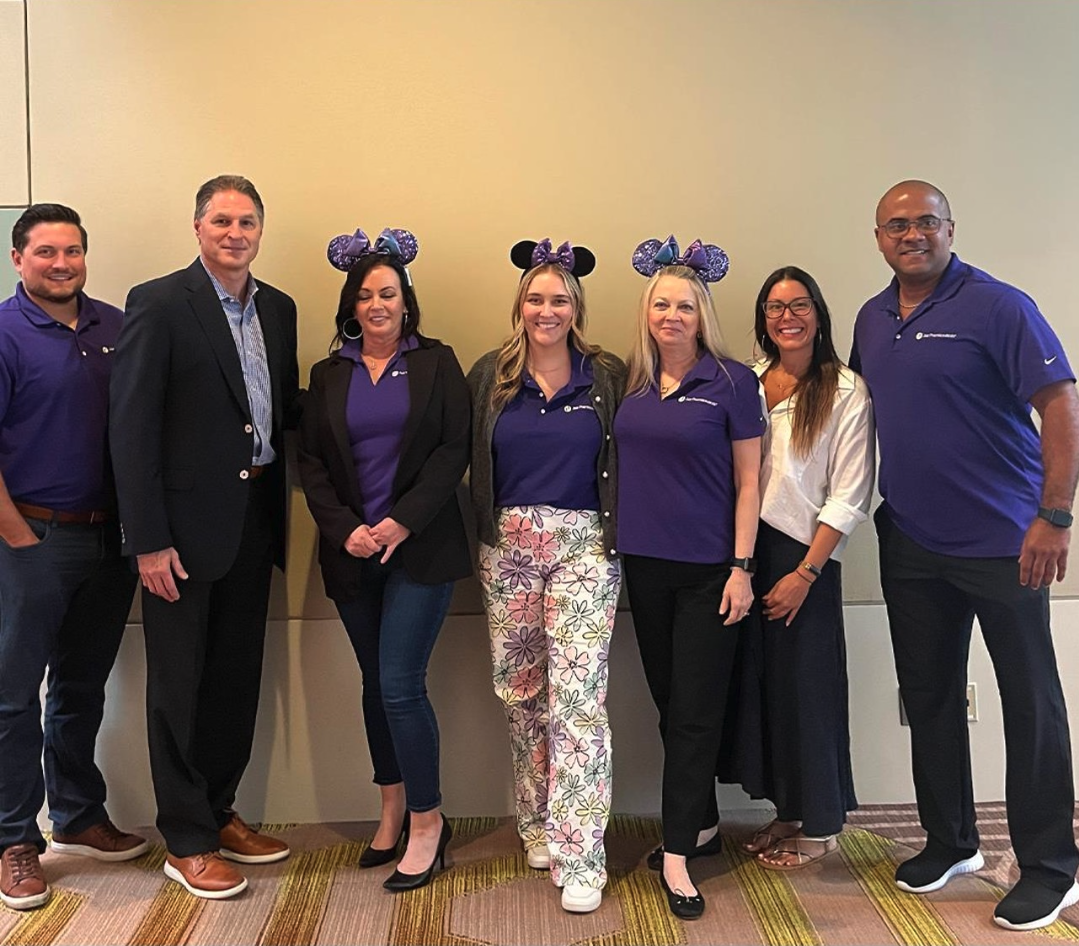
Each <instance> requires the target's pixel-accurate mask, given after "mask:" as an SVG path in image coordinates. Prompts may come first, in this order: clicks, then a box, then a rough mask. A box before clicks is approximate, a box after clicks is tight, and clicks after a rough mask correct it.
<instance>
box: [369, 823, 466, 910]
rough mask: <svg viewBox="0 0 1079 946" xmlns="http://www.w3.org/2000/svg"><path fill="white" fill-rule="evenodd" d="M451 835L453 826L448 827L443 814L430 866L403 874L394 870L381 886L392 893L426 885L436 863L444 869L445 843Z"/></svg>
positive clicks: (448, 841)
mask: <svg viewBox="0 0 1079 946" xmlns="http://www.w3.org/2000/svg"><path fill="white" fill-rule="evenodd" d="M452 837H453V828H451V827H450V823H449V822H448V821H447V820H446V816H445V815H443V816H442V833H441V834H440V835H439V836H438V850H437V851H435V856H434V857H433V858H432V859H431V866H430V867H428V868H427V870H425V871H424V872H423V873H422V874H403V873H401V871H399V870H395V871H394V872H393V873H392V874H390V876H389V877H387V878H386V880H385V881H383V884H382V886H383V887H385V888H386V889H387V890H392V891H393V892H394V893H400V892H401V891H403V890H419V889H420V887H426V886H427V885H428V884H429V883H430V882H431V880H432V878H433V877H434V876H435V864H438V866H439V867H441V868H442V869H443V870H445V869H446V845H447V844H449V843H450V838H452Z"/></svg>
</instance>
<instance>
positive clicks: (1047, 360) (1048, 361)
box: [1043, 355, 1057, 365]
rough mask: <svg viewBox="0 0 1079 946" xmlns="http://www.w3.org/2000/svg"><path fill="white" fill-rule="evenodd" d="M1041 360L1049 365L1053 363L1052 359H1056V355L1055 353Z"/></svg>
mask: <svg viewBox="0 0 1079 946" xmlns="http://www.w3.org/2000/svg"><path fill="white" fill-rule="evenodd" d="M1043 360H1044V361H1045V363H1046V364H1047V365H1051V364H1052V363H1053V362H1054V361H1056V360H1057V356H1056V355H1053V357H1052V358H1045V359H1043Z"/></svg>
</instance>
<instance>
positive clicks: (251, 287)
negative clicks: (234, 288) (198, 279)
mask: <svg viewBox="0 0 1079 946" xmlns="http://www.w3.org/2000/svg"><path fill="white" fill-rule="evenodd" d="M199 262H200V263H202V268H203V269H205V270H206V275H207V276H209V277H210V282H211V283H213V286H214V292H216V293H217V298H218V299H219V300H220V301H221V302H234V303H236V304H237V305H240V304H241V303H240V300H239V299H237V298H236V296H234V295H231V294H230V293H229V291H228V290H227V289H226V288H225V287H224V286H222V285H221V282H220V281H219V280H218V278H217V277H216V276H215V275H214V274H213V273H212V272H210V270H209V267H207V265H206V261H205V260H204V259H203V258H202V257H201V256H200V257H199ZM258 291H259V287H258V283H257V282H255V277H254V276H252V275H251V273H250V272H248V274H247V302H251V300H252V299H254V298H255V293H256V292H258ZM243 305H244V308H245V309H246V308H247V303H244V304H243Z"/></svg>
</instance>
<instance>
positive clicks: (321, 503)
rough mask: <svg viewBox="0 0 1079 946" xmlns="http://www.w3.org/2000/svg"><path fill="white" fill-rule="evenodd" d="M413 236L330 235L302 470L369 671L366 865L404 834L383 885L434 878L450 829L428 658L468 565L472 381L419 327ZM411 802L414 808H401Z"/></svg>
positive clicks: (332, 586) (342, 604)
mask: <svg viewBox="0 0 1079 946" xmlns="http://www.w3.org/2000/svg"><path fill="white" fill-rule="evenodd" d="M415 255H416V241H415V238H414V237H413V236H412V234H410V233H408V231H405V230H393V231H390V230H385V231H383V233H382V235H381V236H380V237H379V238H378V240H377V241H376V242H375V243H374V244H373V245H372V244H371V243H370V242H369V241H368V240H367V237H366V236H365V235H364V234H363V232H362V231H357V233H356V234H355V236H352V237H348V236H344V237H338V238H336V239H335V240H333V241H332V242H331V243H330V249H329V256H330V261H331V262H332V263H333V264H334V265H335V266H337V267H338V268H339V269H345V270H347V271H348V277H347V278H346V279H345V285H344V288H343V289H342V290H341V300H340V305H339V306H338V310H337V318H336V328H337V332H336V335H335V336H334V340H333V344H332V345H331V354H330V356H329V357H328V358H326V359H324V360H322V361H320V362H318V364H316V365H315V366H314V367H313V368H312V369H311V386H310V395H309V401H308V403H307V405H306V407H305V415H304V419H303V423H302V425H301V446H300V452H299V463H300V474H301V478H302V480H303V487H304V493H305V494H306V497H307V504H308V506H309V507H310V509H311V514H312V515H313V516H314V518H315V522H316V523H317V524H318V528H319V552H318V555H319V564H320V565H321V567H322V577H323V581H324V582H325V585H326V594H327V595H328V596H329V597H330V598H331V599H333V601H334V604H336V606H337V610H338V612H339V614H340V615H341V620H342V622H343V623H344V625H345V630H346V631H347V632H348V636H349V640H350V641H351V643H352V647H353V650H355V652H356V658H357V660H358V661H359V664H360V669H361V671H362V674H363V715H364V726H365V728H366V731H367V741H368V745H369V747H370V751H371V759H372V762H373V765H374V770H375V774H374V780H375V783H376V784H377V785H378V786H379V789H380V792H381V796H382V812H381V818H380V821H379V826H378V831H377V833H376V834H375V837H374V839H373V840H372V842H371V845H370V846H369V847H368V848H367V849H366V850H365V851H364V852H363V856H362V857H361V858H360V866H361V867H374V866H376V865H379V864H385V863H388V862H389V861H391V860H393V859H394V857H395V855H396V851H397V847H398V841H399V838H400V837H401V836H405V837H406V838H407V847H406V849H405V852H404V854H403V855H402V857H401V861H400V863H399V864H398V869H397V870H395V871H394V873H393V875H392V876H391V877H390V878H389V879H388V880H386V882H385V886H386V888H387V889H389V890H408V889H413V888H416V887H422V886H423V885H424V884H426V883H428V882H429V881H430V880H431V877H432V875H433V873H434V867H435V862H436V861H438V862H441V861H442V858H443V852H444V850H445V847H446V843H447V842H448V841H449V838H450V834H451V831H450V826H449V823H448V822H447V821H446V820H445V818H444V817H443V816H442V812H441V804H442V797H441V794H440V791H439V777H438V723H437V721H436V719H435V715H434V710H433V709H432V707H431V703H430V701H429V700H428V698H427V690H426V684H425V680H426V675H427V662H428V659H429V658H430V655H431V650H432V649H433V647H434V644H435V638H436V637H437V636H438V631H439V628H440V627H441V625H442V621H443V619H444V618H445V615H446V611H447V609H448V608H449V603H450V597H451V595H452V593H453V583H454V581H456V580H457V579H458V578H464V577H466V576H467V575H468V574H470V572H471V564H470V556H469V551H468V542H467V539H466V538H465V531H464V525H463V522H462V519H461V511H460V508H459V506H458V503H457V497H456V489H457V486H458V484H459V483H460V482H461V478H462V477H463V475H464V472H465V468H466V467H467V466H468V455H469V432H470V431H469V426H470V419H469V395H468V388H467V386H466V384H465V379H464V375H463V374H462V372H461V368H460V365H459V364H458V363H457V358H456V356H455V355H454V353H453V349H451V348H449V347H448V346H446V345H443V344H442V343H441V342H439V341H437V340H435V339H430V338H425V337H424V336H422V335H420V334H419V322H420V307H419V303H418V301H417V300H416V295H415V293H414V292H413V289H412V285H411V280H410V279H409V277H408V273H407V271H406V270H405V264H406V263H408V262H411V260H412V259H413V258H414V257H415ZM406 815H407V818H406Z"/></svg>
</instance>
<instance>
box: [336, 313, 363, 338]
mask: <svg viewBox="0 0 1079 946" xmlns="http://www.w3.org/2000/svg"><path fill="white" fill-rule="evenodd" d="M341 334H342V335H343V336H344V337H345V338H347V339H348V340H349V341H350V342H357V341H359V340H360V339H361V338H363V326H362V325H360V322H359V320H358V319H357V318H356V317H355V316H352V317H350V318H347V319H345V321H344V322H342V323H341Z"/></svg>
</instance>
